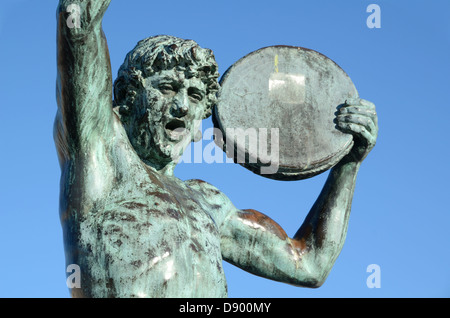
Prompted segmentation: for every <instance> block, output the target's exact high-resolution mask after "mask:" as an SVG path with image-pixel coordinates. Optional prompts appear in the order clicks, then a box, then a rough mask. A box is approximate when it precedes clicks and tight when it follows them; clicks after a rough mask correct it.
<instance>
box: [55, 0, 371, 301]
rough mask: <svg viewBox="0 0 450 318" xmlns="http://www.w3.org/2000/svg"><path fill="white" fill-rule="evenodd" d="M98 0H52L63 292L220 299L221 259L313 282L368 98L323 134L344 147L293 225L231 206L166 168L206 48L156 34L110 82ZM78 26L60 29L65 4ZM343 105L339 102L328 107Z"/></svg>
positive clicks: (332, 237) (198, 98)
mask: <svg viewBox="0 0 450 318" xmlns="http://www.w3.org/2000/svg"><path fill="white" fill-rule="evenodd" d="M109 3H110V1H109V0H96V1H93V0H85V1H82V0H60V2H59V6H58V10H57V13H58V34H57V42H58V51H57V61H58V74H57V102H58V111H57V114H56V119H55V127H54V128H55V129H54V136H55V144H56V148H57V150H58V158H59V161H60V166H61V185H60V218H61V224H62V228H63V236H64V247H65V253H66V263H67V265H71V264H76V265H78V266H79V268H80V271H81V272H80V274H81V284H80V286H79V287H74V288H71V289H70V291H71V295H72V296H74V297H226V296H227V287H226V281H225V276H224V272H223V268H222V260H226V261H228V262H230V263H232V264H235V265H236V266H239V267H241V268H243V269H245V270H247V271H249V272H251V273H254V274H256V275H260V276H263V277H266V278H269V279H273V280H277V281H281V282H286V283H289V284H294V285H298V286H305V287H318V286H320V285H321V284H322V283H323V282H324V280H325V279H326V277H327V276H328V274H329V272H330V270H331V268H332V266H333V264H334V262H335V260H336V258H337V256H338V255H339V253H340V251H341V249H342V246H343V243H344V240H345V235H346V232H347V225H348V219H349V215H350V206H351V201H352V197H353V191H354V187H355V180H356V175H357V172H358V170H359V167H360V164H361V162H362V161H363V160H364V158H365V157H366V156H367V154H368V153H369V152H370V150H371V149H372V148H373V146H374V145H375V141H376V136H377V130H378V128H377V123H376V121H377V118H376V113H375V108H374V106H373V104H372V103H369V102H367V101H364V100H361V99H355V100H348V101H347V103H346V104H343V106H342V107H341V108H340V109H339V110H338V111H337V116H336V117H335V119H334V120H335V121H336V126H337V129H339V130H341V131H342V132H344V133H348V134H350V135H352V138H353V142H354V145H353V147H352V149H351V151H350V152H349V153H348V155H346V156H345V157H344V158H343V159H342V160H341V161H340V162H339V163H338V164H336V165H335V166H334V167H333V168H332V169H331V171H330V174H329V177H328V179H327V181H326V183H325V186H324V188H323V190H322V192H321V193H320V195H319V197H318V199H317V201H316V203H315V204H314V206H313V207H312V209H311V211H310V212H309V214H308V216H307V217H306V219H305V221H304V222H303V224H302V225H301V226H300V228H299V230H298V232H297V233H296V234H295V235H294V236H293V237H292V238H290V237H288V236H287V235H286V233H285V232H284V230H283V229H282V228H281V227H280V226H279V225H277V224H276V223H275V222H274V221H273V220H272V219H270V218H269V217H268V216H266V215H264V214H262V213H260V212H258V211H255V210H240V209H238V208H236V207H235V206H234V205H233V204H232V202H231V201H230V200H229V199H228V198H227V197H226V195H225V194H223V193H222V192H220V190H218V189H217V188H215V187H214V186H212V185H210V184H208V183H206V182H203V181H201V180H188V181H182V180H180V179H178V178H176V177H175V176H174V174H173V169H174V167H175V165H176V161H175V160H174V158H179V156H180V155H181V153H182V152H183V150H184V149H185V148H186V147H187V146H188V145H189V143H190V142H191V140H193V139H195V138H196V135H197V131H198V128H199V122H200V120H201V119H203V118H206V117H208V116H209V115H210V114H211V107H212V106H213V105H214V104H215V103H216V93H217V91H218V88H219V85H218V83H217V78H218V73H217V64H216V62H215V60H214V56H213V54H212V51H211V50H208V49H203V48H200V47H199V46H198V45H197V43H195V42H194V41H190V40H182V39H179V38H175V37H170V36H157V37H151V38H147V39H145V40H143V41H140V42H139V43H138V44H137V46H136V47H135V48H134V49H133V50H132V51H131V52H130V53H129V54H128V55H127V57H126V58H125V61H124V63H123V65H122V67H121V68H120V70H119V74H118V76H117V79H116V81H115V83H114V101H113V100H112V98H111V96H112V93H113V83H112V74H111V67H110V61H109V55H108V48H107V44H106V39H105V37H104V34H103V31H102V28H101V21H102V18H103V15H104V13H105V11H106V10H107V7H108V5H109ZM74 5H75V6H78V8H79V10H78V12H80V20H79V21H77V23H72V24H68V23H67V19H68V17H69V15H70V14H71V13H70V10H69V6H71V7H72V8H73V6H74ZM342 103H344V101H342Z"/></svg>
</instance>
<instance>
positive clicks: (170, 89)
mask: <svg viewBox="0 0 450 318" xmlns="http://www.w3.org/2000/svg"><path fill="white" fill-rule="evenodd" d="M158 88H159V90H160V91H161V92H163V93H169V92H173V91H174V90H175V89H174V87H173V85H172V84H169V83H162V84H160V85H159V86H158Z"/></svg>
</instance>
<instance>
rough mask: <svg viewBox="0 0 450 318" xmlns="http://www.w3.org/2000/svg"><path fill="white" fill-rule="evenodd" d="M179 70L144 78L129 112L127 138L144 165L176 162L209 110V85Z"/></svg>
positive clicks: (170, 70)
mask: <svg viewBox="0 0 450 318" xmlns="http://www.w3.org/2000/svg"><path fill="white" fill-rule="evenodd" d="M186 74H187V72H185V71H183V70H177V69H176V68H173V69H169V70H162V71H159V72H157V73H154V74H152V75H151V76H149V77H147V78H144V81H143V82H144V85H143V86H144V87H143V88H141V89H139V90H138V91H137V92H136V96H135V99H134V103H133V105H132V106H131V108H130V109H129V115H128V120H127V122H128V125H127V126H128V127H126V129H127V133H128V137H129V139H130V141H131V143H132V145H133V147H134V148H135V150H136V151H137V153H138V155H139V156H140V157H141V159H142V160H144V162H146V163H147V164H151V165H153V166H155V164H161V165H162V166H164V165H166V164H167V163H170V162H172V161H177V160H178V159H179V158H180V157H181V155H182V154H183V151H184V150H185V149H186V147H187V146H188V145H189V143H190V142H191V141H192V140H193V139H194V137H195V134H196V133H197V132H198V129H199V125H200V122H201V120H202V119H203V117H204V115H205V114H204V111H205V108H206V107H205V106H206V102H207V99H206V96H205V95H206V85H205V84H204V83H203V82H202V81H201V80H200V79H199V78H197V77H189V76H187V75H186Z"/></svg>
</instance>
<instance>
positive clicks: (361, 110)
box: [337, 106, 377, 117]
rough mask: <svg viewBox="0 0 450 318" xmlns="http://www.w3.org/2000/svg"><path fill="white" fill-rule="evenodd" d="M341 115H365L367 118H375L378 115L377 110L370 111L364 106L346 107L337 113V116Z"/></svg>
mask: <svg viewBox="0 0 450 318" xmlns="http://www.w3.org/2000/svg"><path fill="white" fill-rule="evenodd" d="M340 114H360V115H365V116H370V117H373V116H376V115H377V113H376V112H375V110H373V109H369V108H367V107H364V106H346V107H342V108H340V109H339V111H338V112H337V115H340Z"/></svg>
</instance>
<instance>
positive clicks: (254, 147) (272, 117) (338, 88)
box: [213, 46, 358, 180]
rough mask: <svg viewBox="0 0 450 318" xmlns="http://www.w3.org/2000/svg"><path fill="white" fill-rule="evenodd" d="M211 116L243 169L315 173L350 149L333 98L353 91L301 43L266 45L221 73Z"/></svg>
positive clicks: (281, 175)
mask: <svg viewBox="0 0 450 318" xmlns="http://www.w3.org/2000/svg"><path fill="white" fill-rule="evenodd" d="M220 84H221V91H220V94H219V99H218V103H217V106H216V107H215V108H214V111H213V121H214V124H215V126H216V127H217V128H219V129H220V131H221V132H222V137H223V138H216V143H217V144H218V145H219V146H220V147H221V148H222V149H223V150H224V151H226V153H227V155H228V156H230V157H233V158H234V160H235V162H238V163H240V164H241V165H243V166H244V167H246V168H248V169H250V170H251V171H253V172H255V173H257V174H260V175H262V176H265V177H268V178H272V179H277V180H299V179H305V178H309V177H312V176H314V175H317V174H319V173H322V172H324V171H326V170H328V169H329V168H331V167H332V166H334V165H335V164H336V163H338V162H339V161H340V160H341V159H342V158H343V157H344V156H345V155H346V154H347V153H348V152H349V151H350V149H351V147H352V145H353V141H352V140H353V138H352V136H351V135H349V134H344V133H342V132H340V131H339V130H337V129H336V128H335V124H334V122H333V120H334V118H335V112H336V110H337V107H338V106H339V105H342V104H344V103H345V101H346V100H347V99H350V98H356V97H358V92H357V90H356V88H355V86H354V85H353V83H352V81H351V79H350V78H349V77H348V75H347V74H346V73H345V72H344V71H343V70H342V69H341V68H340V67H339V66H338V65H337V64H336V63H334V62H333V61H332V60H330V59H329V58H327V57H325V56H324V55H322V54H320V53H318V52H316V51H313V50H309V49H305V48H300V47H288V46H271V47H266V48H262V49H259V50H257V51H255V52H252V53H250V54H248V55H247V56H245V57H243V58H242V59H240V60H239V61H237V62H236V63H235V64H234V65H232V66H231V67H230V68H229V69H228V70H227V71H226V73H225V74H224V75H223V77H222V78H221V81H220Z"/></svg>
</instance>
